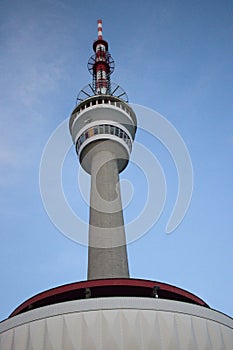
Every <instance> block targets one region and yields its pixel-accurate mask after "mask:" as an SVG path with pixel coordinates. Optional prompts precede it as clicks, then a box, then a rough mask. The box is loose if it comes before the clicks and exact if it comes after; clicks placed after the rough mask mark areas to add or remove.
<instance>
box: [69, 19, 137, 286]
mask: <svg viewBox="0 0 233 350" xmlns="http://www.w3.org/2000/svg"><path fill="white" fill-rule="evenodd" d="M93 49H94V51H95V56H94V58H93V57H92V58H91V59H92V61H91V68H90V66H89V70H90V71H91V72H92V74H93V85H92V92H93V94H92V96H91V95H88V98H86V99H83V100H81V102H80V103H79V104H78V105H77V107H76V108H75V109H74V111H73V112H72V114H71V117H70V132H71V135H72V139H73V142H74V144H75V145H76V151H77V154H78V156H79V160H80V163H81V165H82V167H83V169H84V170H85V171H86V172H87V173H89V174H90V175H91V193H90V221H89V250H88V279H103V278H128V277H129V269H128V259H127V251H126V237H125V227H124V219H123V212H122V201H121V193H120V185H119V173H120V172H121V171H122V170H123V169H124V168H125V167H126V166H127V164H128V161H129V156H130V153H131V150H132V144H133V140H134V136H135V132H136V125H137V120H136V116H135V114H134V112H133V110H132V109H131V107H129V105H128V104H127V103H126V102H125V101H123V100H122V99H121V98H119V96H117V97H116V96H115V95H114V93H112V91H111V89H110V74H111V72H112V71H113V69H112V68H111V62H112V61H110V59H109V57H111V56H110V54H109V53H108V43H107V42H106V41H104V40H103V38H102V21H100V20H99V21H98V39H97V40H96V41H95V42H94V44H93ZM81 91H82V92H84V94H85V93H86V92H85V90H81ZM115 91H116V89H115V90H114V91H113V92H115ZM86 95H87V93H86Z"/></svg>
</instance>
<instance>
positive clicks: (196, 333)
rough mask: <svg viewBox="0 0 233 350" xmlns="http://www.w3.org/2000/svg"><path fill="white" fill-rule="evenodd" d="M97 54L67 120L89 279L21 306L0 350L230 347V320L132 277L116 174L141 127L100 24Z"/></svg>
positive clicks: (193, 299)
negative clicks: (85, 222)
mask: <svg viewBox="0 0 233 350" xmlns="http://www.w3.org/2000/svg"><path fill="white" fill-rule="evenodd" d="M93 49H94V55H93V56H92V57H91V58H90V60H89V62H88V69H89V71H90V72H91V74H92V78H93V80H92V84H89V85H88V86H86V87H85V88H83V89H82V90H81V92H80V94H79V96H78V104H77V106H76V108H75V109H74V110H73V112H72V114H71V117H70V123H69V124H70V132H71V135H72V138H73V142H74V144H75V146H76V151H77V154H78V157H79V160H80V163H81V166H82V167H83V169H84V170H85V171H86V172H87V173H88V174H90V175H91V198H90V226H89V257H88V280H86V281H80V282H74V283H70V284H66V285H62V286H58V287H55V288H52V289H49V290H46V291H43V292H42V293H39V294H37V295H34V296H32V297H31V298H30V299H28V300H26V301H24V302H23V303H22V304H21V305H19V306H18V307H17V308H16V309H15V310H14V311H13V312H12V313H11V315H10V316H9V317H8V318H7V319H6V320H4V321H3V322H0V350H32V349H33V350H86V349H93V350H99V349H111V350H129V349H140V350H148V349H158V350H171V349H172V350H187V349H192V350H204V349H205V350H219V349H224V350H230V349H232V344H233V320H232V318H230V317H229V316H227V315H224V314H222V313H221V312H218V311H216V310H213V309H211V308H210V307H209V306H208V305H207V304H206V303H205V302H204V301H203V300H202V299H200V298H199V297H197V296H196V295H194V294H192V293H190V292H188V291H186V290H184V289H181V288H178V287H176V286H172V285H169V284H167V283H162V282H157V281H148V280H143V279H134V278H129V271H128V261H127V253H126V239H125V231H124V220H123V214H122V204H121V196H120V187H119V173H120V172H121V171H122V170H123V169H124V168H125V167H126V166H127V164H128V161H129V157H130V152H131V149H132V144H133V140H134V136H135V132H136V125H137V120H136V116H135V113H134V112H133V110H132V109H131V108H130V107H129V105H128V104H127V96H126V94H125V92H124V91H123V90H122V89H121V88H120V87H119V85H114V84H112V83H111V81H110V76H111V73H112V72H113V70H114V62H113V59H112V57H111V55H110V54H109V52H108V43H107V42H106V41H105V40H103V37H102V21H101V20H99V21H98V39H97V40H96V41H95V42H94V44H93ZM77 229H78V228H77ZM220 292H221V293H223V295H224V289H223V288H220Z"/></svg>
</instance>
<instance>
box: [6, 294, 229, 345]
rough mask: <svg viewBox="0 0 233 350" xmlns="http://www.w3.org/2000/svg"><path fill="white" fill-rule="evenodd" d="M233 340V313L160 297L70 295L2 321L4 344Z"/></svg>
mask: <svg viewBox="0 0 233 350" xmlns="http://www.w3.org/2000/svg"><path fill="white" fill-rule="evenodd" d="M232 344H233V321H232V319H231V318H229V317H227V316H225V315H223V314H221V313H218V312H216V311H214V310H210V309H207V308H204V307H200V306H195V305H190V304H185V303H181V302H176V301H167V300H156V299H154V300H153V299H152V300H148V299H144V298H103V299H96V300H94V299H92V300H91V299H90V300H81V301H72V302H67V303H63V304H58V305H51V306H47V307H43V308H41V309H37V310H33V311H29V312H27V313H25V314H22V315H19V316H15V317H13V318H12V319H9V320H6V321H4V322H2V323H1V324H0V349H1V350H81V349H83V350H84V349H87V350H91V349H93V350H97V349H98V350H109V349H111V350H131V349H133V350H137V349H138V350H143V349H148V350H149V349H150V350H151V349H156V350H158V349H161V350H168V349H169V350H176V349H177V350H220V349H221V350H223V349H225V350H230V349H232Z"/></svg>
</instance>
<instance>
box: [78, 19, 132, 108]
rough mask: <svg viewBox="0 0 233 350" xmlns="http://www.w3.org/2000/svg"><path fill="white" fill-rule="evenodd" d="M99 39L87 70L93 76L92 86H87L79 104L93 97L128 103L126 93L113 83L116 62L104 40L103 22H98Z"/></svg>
mask: <svg viewBox="0 0 233 350" xmlns="http://www.w3.org/2000/svg"><path fill="white" fill-rule="evenodd" d="M97 30H98V38H97V40H95V41H94V43H93V50H94V55H92V56H91V57H90V59H89V61H88V64H87V68H88V70H89V72H90V73H91V75H92V84H88V85H87V86H85V87H84V88H83V89H82V90H81V91H80V93H79V94H78V97H77V103H80V102H82V101H84V100H85V99H87V98H89V97H91V96H93V95H111V96H115V97H118V98H120V99H122V100H124V101H126V102H128V96H127V94H126V93H125V91H124V90H123V89H122V88H121V87H120V86H119V85H118V84H116V83H112V82H111V79H110V75H111V74H112V73H113V71H114V68H115V65H114V60H113V58H112V56H111V55H110V53H109V52H108V42H107V41H105V40H104V39H103V29H102V20H101V19H99V20H98V21H97Z"/></svg>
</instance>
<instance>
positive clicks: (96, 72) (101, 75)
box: [88, 19, 114, 95]
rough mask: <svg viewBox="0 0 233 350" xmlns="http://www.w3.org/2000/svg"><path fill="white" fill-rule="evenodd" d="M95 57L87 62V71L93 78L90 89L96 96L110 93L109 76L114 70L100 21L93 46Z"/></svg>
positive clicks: (100, 21)
mask: <svg viewBox="0 0 233 350" xmlns="http://www.w3.org/2000/svg"><path fill="white" fill-rule="evenodd" d="M93 50H94V52H95V55H93V56H91V58H90V59H89V62H88V69H89V71H90V73H91V74H92V76H93V84H92V88H93V90H94V92H95V94H96V95H109V94H110V93H111V82H110V74H111V73H112V72H113V70H114V61H113V59H112V57H111V55H110V53H109V52H108V43H107V41H105V40H103V32H102V20H101V19H99V20H98V39H97V40H96V41H95V42H94V44H93Z"/></svg>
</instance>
